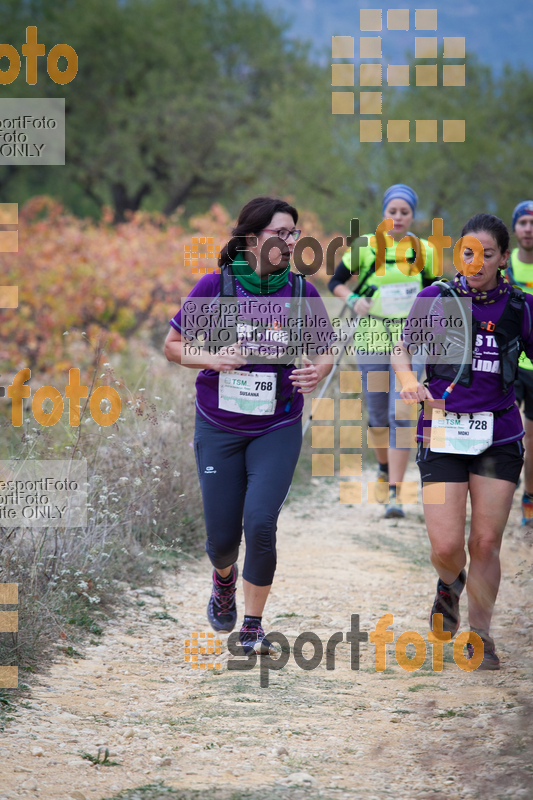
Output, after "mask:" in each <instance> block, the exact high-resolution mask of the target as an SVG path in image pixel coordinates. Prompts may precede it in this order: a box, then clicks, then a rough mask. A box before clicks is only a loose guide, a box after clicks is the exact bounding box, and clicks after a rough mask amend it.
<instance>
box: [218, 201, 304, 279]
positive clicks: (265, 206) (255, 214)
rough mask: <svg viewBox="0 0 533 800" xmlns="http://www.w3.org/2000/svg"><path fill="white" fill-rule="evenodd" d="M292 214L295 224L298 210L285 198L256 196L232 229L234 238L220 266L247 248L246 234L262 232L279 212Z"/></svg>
mask: <svg viewBox="0 0 533 800" xmlns="http://www.w3.org/2000/svg"><path fill="white" fill-rule="evenodd" d="M278 211H279V212H281V213H282V214H290V215H291V217H292V218H293V220H294V224H295V225H296V223H297V222H298V212H297V211H296V209H295V208H294V206H291V205H289V203H286V202H285V200H278V199H277V198H275V197H254V199H253V200H250V202H249V203H246V205H245V206H244V207H243V208H242V209H241V212H240V214H239V218H238V220H237V225H236V226H235V227H234V228H233V230H232V232H231V233H232V238H231V239H230V240H229V242H228V243H227V244H226V246H225V247H224V249H223V250H222V252H221V254H220V258H219V259H218V266H219V267H223V266H224V265H225V264H230V263H231V262H232V261H233V260H234V259H235V258H236V256H237V253H238V252H239V250H246V238H245V237H246V235H247V234H250V233H256V234H257V233H260V232H261V231H262V230H263V229H264V228H266V227H267V226H268V223H269V222H270V220H271V219H272V217H273V216H274V214H276V213H277V212H278Z"/></svg>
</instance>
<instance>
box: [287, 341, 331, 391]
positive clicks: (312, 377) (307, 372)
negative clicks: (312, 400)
mask: <svg viewBox="0 0 533 800" xmlns="http://www.w3.org/2000/svg"><path fill="white" fill-rule="evenodd" d="M302 360H303V362H304V366H303V367H300V369H293V371H292V372H291V374H290V375H289V379H290V380H291V381H292V382H293V385H294V386H297V387H299V388H298V391H299V392H300V393H301V394H307V393H308V392H312V391H313V390H314V389H315V388H316V386H317V385H318V384H319V383H320V381H322V380H324V378H325V377H326V375H329V373H330V372H331V368H332V366H333V356H332V354H331V352H329V351H328V352H327V353H324V354H323V355H320V356H318V358H317V359H316V361H314V362H313V361H311V359H309V358H307V356H304V357H303V359H302Z"/></svg>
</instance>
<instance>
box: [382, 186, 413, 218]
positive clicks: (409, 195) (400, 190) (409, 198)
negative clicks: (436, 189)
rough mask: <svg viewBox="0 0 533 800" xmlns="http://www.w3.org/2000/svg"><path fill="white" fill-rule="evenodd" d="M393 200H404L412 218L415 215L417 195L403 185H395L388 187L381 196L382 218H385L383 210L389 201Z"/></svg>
mask: <svg viewBox="0 0 533 800" xmlns="http://www.w3.org/2000/svg"><path fill="white" fill-rule="evenodd" d="M395 199H398V200H405V202H406V203H408V204H409V206H410V207H411V210H412V212H413V216H414V215H415V212H416V205H417V203H418V195H417V193H416V192H415V191H414V190H413V189H411V187H410V186H407V184H405V183H395V184H394V186H389V188H388V189H387V191H386V192H385V194H384V195H383V216H385V209H386V208H387V206H388V205H389V203H390V201H391V200H395Z"/></svg>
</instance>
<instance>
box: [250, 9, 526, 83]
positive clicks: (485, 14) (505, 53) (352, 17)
mask: <svg viewBox="0 0 533 800" xmlns="http://www.w3.org/2000/svg"><path fill="white" fill-rule="evenodd" d="M263 5H264V6H265V8H267V9H268V10H269V11H271V12H272V11H275V10H278V9H279V10H280V11H281V12H283V14H285V15H286V16H287V17H288V18H289V19H290V25H289V27H288V29H287V33H288V35H289V37H290V38H298V39H301V40H308V41H309V42H311V43H312V49H311V52H310V55H311V57H312V58H314V59H316V60H317V61H320V62H321V63H328V62H329V55H330V53H331V49H330V48H331V37H332V36H354V37H357V36H358V35H359V10H360V9H361V8H382V9H383V10H384V12H385V10H386V9H387V8H408V9H409V10H410V12H411V13H410V31H409V32H402V31H394V32H388V31H387V30H386V29H385V30H383V32H382V34H381V35H382V38H383V56H384V60H386V61H389V63H393V64H401V63H403V61H404V58H405V54H406V51H409V50H410V51H414V34H415V31H414V10H415V8H436V9H437V16H438V28H437V32H436V34H435V35H436V36H438V37H441V36H464V37H465V39H466V47H467V51H468V52H471V53H475V55H476V56H477V57H478V59H479V60H480V61H483V62H485V63H486V64H490V65H491V66H492V67H493V68H494V69H495V70H496V72H500V71H501V70H502V68H503V66H504V64H506V63H509V64H511V65H512V66H513V67H521V66H525V67H527V68H528V69H533V48H532V47H531V37H532V34H533V3H531V2H526V3H522V2H519V1H518V0H509V2H507V3H501V2H500V1H499V0H485V1H484V2H483V3H480V2H473V0H446V2H442V0H398V2H395V3H390V4H386V3H380V2H379V0H359V1H357V0H356V1H355V2H354V0H328V2H327V3H324V2H323V0H290V2H289V3H287V2H286V0H263ZM384 16H385V14H384ZM385 25H386V22H385V23H384V27H385ZM367 35H369V34H367ZM420 35H426V36H427V35H432V34H431V33H424V32H422V31H421V32H420Z"/></svg>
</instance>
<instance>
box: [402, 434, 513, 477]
mask: <svg viewBox="0 0 533 800" xmlns="http://www.w3.org/2000/svg"><path fill="white" fill-rule="evenodd" d="M416 463H417V464H418V468H419V469H420V478H421V480H422V483H423V484H424V483H467V482H468V478H469V475H470V473H473V474H474V475H481V476H483V477H485V478H497V479H498V480H501V481H510V482H511V483H518V478H519V477H520V472H521V470H522V465H523V463H524V448H523V446H522V442H521V441H518V442H510V443H509V444H499V445H493V446H492V447H489V448H488V450H485V451H484V452H483V453H479V455H477V456H469V455H461V454H455V453H434V452H433V451H432V450H430V449H429V447H424V446H423V444H422V442H420V443H419V445H418V452H417V456H416Z"/></svg>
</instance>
